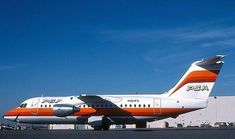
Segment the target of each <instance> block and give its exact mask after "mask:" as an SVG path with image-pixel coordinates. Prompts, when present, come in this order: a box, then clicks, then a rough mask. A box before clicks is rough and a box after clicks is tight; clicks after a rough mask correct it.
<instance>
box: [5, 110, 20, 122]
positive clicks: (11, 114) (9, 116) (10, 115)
mask: <svg viewBox="0 0 235 139" xmlns="http://www.w3.org/2000/svg"><path fill="white" fill-rule="evenodd" d="M17 116H18V114H17V112H16V110H15V109H13V110H10V111H8V112H6V113H5V114H4V115H3V118H4V119H6V120H9V121H15V119H16V117H17Z"/></svg>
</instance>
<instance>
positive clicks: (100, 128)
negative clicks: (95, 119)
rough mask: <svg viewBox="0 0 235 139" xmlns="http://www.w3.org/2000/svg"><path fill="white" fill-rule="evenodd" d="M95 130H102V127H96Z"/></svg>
mask: <svg viewBox="0 0 235 139" xmlns="http://www.w3.org/2000/svg"><path fill="white" fill-rule="evenodd" d="M94 130H96V131H97V130H102V126H94Z"/></svg>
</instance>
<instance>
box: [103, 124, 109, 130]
mask: <svg viewBox="0 0 235 139" xmlns="http://www.w3.org/2000/svg"><path fill="white" fill-rule="evenodd" d="M109 128H110V125H103V126H102V129H103V130H109Z"/></svg>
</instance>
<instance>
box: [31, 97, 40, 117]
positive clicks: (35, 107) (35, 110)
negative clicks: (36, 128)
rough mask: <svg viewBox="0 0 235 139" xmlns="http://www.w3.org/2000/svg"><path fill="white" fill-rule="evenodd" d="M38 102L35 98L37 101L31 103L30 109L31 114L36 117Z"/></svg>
mask: <svg viewBox="0 0 235 139" xmlns="http://www.w3.org/2000/svg"><path fill="white" fill-rule="evenodd" d="M39 101H40V99H39V98H37V99H34V100H33V102H32V105H31V106H32V108H31V111H32V114H33V115H37V114H38V107H39V106H38V105H39Z"/></svg>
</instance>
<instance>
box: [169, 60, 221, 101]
mask: <svg viewBox="0 0 235 139" xmlns="http://www.w3.org/2000/svg"><path fill="white" fill-rule="evenodd" d="M223 58H224V55H216V56H215V57H212V58H209V59H203V60H201V61H196V62H194V63H192V65H191V66H190V68H189V69H188V71H187V72H186V73H185V74H184V76H183V77H182V78H181V79H180V81H179V82H178V83H177V84H176V85H175V86H174V87H173V88H172V89H171V90H169V91H168V93H167V95H168V96H169V97H179V98H192V99H208V96H209V95H210V93H211V90H212V88H213V85H214V83H215V81H216V79H217V77H218V74H219V72H220V69H221V68H222V66H223V63H224V62H223V61H221V60H222V59H223Z"/></svg>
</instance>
